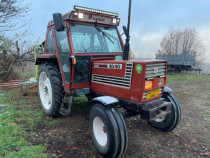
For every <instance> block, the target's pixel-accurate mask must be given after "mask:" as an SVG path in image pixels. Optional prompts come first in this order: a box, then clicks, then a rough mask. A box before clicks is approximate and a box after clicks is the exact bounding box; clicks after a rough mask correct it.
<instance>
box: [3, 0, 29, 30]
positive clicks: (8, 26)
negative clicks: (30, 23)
mask: <svg viewBox="0 0 210 158" xmlns="http://www.w3.org/2000/svg"><path fill="white" fill-rule="evenodd" d="M29 6H30V4H24V1H23V0H0V32H5V31H14V30H17V29H20V28H22V27H24V26H25V24H26V23H27V20H26V19H25V17H26V16H27V13H28V11H29ZM17 23H18V25H17Z"/></svg>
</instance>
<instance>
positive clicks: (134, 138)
mask: <svg viewBox="0 0 210 158" xmlns="http://www.w3.org/2000/svg"><path fill="white" fill-rule="evenodd" d="M169 81H170V82H169V84H168V86H170V87H171V88H172V89H174V94H175V95H176V97H177V98H178V100H179V101H180V104H181V107H182V120H181V123H180V124H179V126H178V127H177V128H176V129H175V130H173V131H172V132H169V133H163V132H160V131H158V130H156V129H154V128H152V127H150V126H149V125H148V124H147V122H146V121H143V120H140V119H139V118H138V117H132V118H130V119H127V120H126V123H127V127H128V137H129V138H128V141H129V143H128V149H127V151H126V153H125V154H124V155H123V157H125V158H127V157H161V158H164V157H165V158H168V157H185V158H186V157H189V158H191V157H210V119H209V113H208V112H209V111H210V82H209V79H206V78H200V77H199V76H198V78H196V79H194V78H193V77H192V78H190V80H185V76H181V78H179V80H176V79H173V76H172V78H171V80H169ZM86 104H87V100H85V99H83V100H82V101H78V100H77V101H76V103H75V104H74V107H77V108H76V109H75V108H74V109H73V112H72V114H71V115H70V116H68V117H65V118H59V119H52V118H48V117H45V116H44V118H43V122H42V123H41V122H40V123H39V125H38V127H37V130H36V131H37V136H34V137H31V138H30V139H29V140H30V141H31V142H33V144H40V143H41V144H42V143H47V144H49V145H48V147H47V148H46V152H48V153H49V154H50V157H100V156H99V154H98V153H97V151H96V150H95V148H94V146H93V144H92V141H91V138H90V136H89V130H88V121H87V120H85V112H84V111H85V108H84V107H85V105H86ZM37 108H38V107H37ZM40 110H41V109H40ZM206 111H207V112H206ZM204 116H205V117H204ZM52 121H53V123H52V124H53V125H50V122H52Z"/></svg>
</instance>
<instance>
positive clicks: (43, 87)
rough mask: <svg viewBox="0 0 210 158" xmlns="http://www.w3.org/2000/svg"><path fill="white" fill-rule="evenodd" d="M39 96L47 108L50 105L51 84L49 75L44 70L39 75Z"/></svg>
mask: <svg viewBox="0 0 210 158" xmlns="http://www.w3.org/2000/svg"><path fill="white" fill-rule="evenodd" d="M39 96H40V98H41V102H42V105H43V106H44V108H45V109H47V110H49V109H50V108H51V106H52V86H51V82H50V79H49V77H48V76H47V74H46V72H44V71H42V72H41V73H40V75H39Z"/></svg>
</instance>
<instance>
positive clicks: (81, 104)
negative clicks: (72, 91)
mask: <svg viewBox="0 0 210 158" xmlns="http://www.w3.org/2000/svg"><path fill="white" fill-rule="evenodd" d="M88 104H89V103H88V99H87V98H86V96H84V95H82V96H80V97H75V98H74V101H73V105H72V113H75V114H84V113H85V112H86V110H87V105H88Z"/></svg>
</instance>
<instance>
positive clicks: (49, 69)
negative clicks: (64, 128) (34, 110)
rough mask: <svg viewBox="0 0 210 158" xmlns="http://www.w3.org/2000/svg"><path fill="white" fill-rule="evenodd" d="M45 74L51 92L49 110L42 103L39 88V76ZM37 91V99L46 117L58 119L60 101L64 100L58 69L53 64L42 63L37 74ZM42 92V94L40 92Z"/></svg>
mask: <svg viewBox="0 0 210 158" xmlns="http://www.w3.org/2000/svg"><path fill="white" fill-rule="evenodd" d="M41 73H43V74H44V73H45V74H46V76H47V77H48V78H49V82H50V85H51V86H49V87H51V91H52V103H51V105H50V106H49V108H46V106H44V104H43V102H42V99H41V98H42V97H41V94H43V91H44V90H43V88H40V87H41V82H40V80H41V77H40V74H41ZM38 91H39V99H40V102H41V105H42V108H43V111H44V112H45V114H46V115H48V116H50V117H59V116H61V115H60V113H59V110H60V107H61V103H62V99H63V98H64V94H65V92H64V88H63V86H62V78H61V74H60V71H59V68H58V66H57V65H55V64H50V63H43V64H42V65H41V66H40V67H39V72H38ZM41 91H42V92H41Z"/></svg>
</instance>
